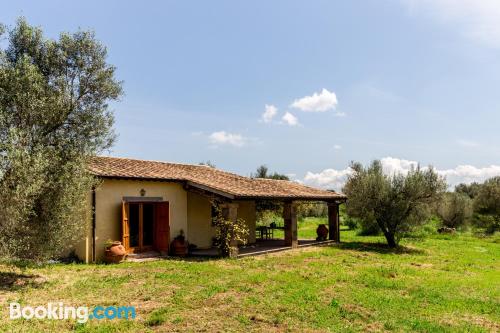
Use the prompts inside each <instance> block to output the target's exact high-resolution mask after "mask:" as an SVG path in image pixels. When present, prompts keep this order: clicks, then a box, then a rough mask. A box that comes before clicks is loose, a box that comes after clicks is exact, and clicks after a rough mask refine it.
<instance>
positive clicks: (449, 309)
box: [0, 219, 500, 332]
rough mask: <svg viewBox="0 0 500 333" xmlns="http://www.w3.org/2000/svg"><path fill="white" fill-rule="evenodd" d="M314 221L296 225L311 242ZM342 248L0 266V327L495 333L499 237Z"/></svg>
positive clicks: (372, 241) (360, 241)
mask: <svg viewBox="0 0 500 333" xmlns="http://www.w3.org/2000/svg"><path fill="white" fill-rule="evenodd" d="M317 223H325V221H324V220H322V219H307V220H305V221H304V222H302V223H300V224H299V237H301V238H314V237H315V229H316V225H317ZM341 238H342V243H341V244H340V245H335V246H328V247H312V248H305V249H300V250H293V251H286V252H281V253H277V254H272V255H265V256H259V257H251V258H244V259H238V260H232V259H224V260H204V261H194V260H193V261H190V260H163V261H155V262H147V263H124V264H119V265H77V264H73V265H50V266H45V267H39V268H33V267H31V268H29V267H28V268H25V269H23V270H21V269H19V268H17V267H14V266H9V265H0V304H2V306H1V308H0V331H2V330H5V331H28V332H29V331H32V332H39V331H42V330H47V331H71V330H76V331H78V332H136V331H141V332H148V331H167V332H169V331H255V332H260V331H300V332H302V331H306V332H307V331H309V332H312V331H335V332H336V331H353V332H355V331H397V332H399V331H420V332H448V331H451V332H453V331H455V332H463V331H470V332H490V331H499V330H500V310H499V309H500V284H499V281H500V265H499V262H498V260H499V258H500V241H499V238H498V236H495V237H485V238H477V237H473V236H472V235H468V234H458V235H452V236H450V235H447V236H437V235H434V236H432V235H431V236H430V237H429V238H411V239H407V240H404V241H403V242H402V247H401V248H399V249H397V250H390V249H388V248H387V247H385V246H384V245H383V239H382V238H381V237H361V236H357V235H356V233H355V232H354V231H345V230H344V231H342V233H341ZM11 301H18V302H20V303H22V304H29V305H40V304H46V303H47V302H59V301H62V302H64V303H65V304H67V305H69V304H72V305H88V306H90V307H92V306H95V305H134V306H136V307H137V311H138V318H137V319H136V320H113V321H109V320H104V321H95V320H92V321H89V322H88V323H86V324H77V323H75V322H72V321H39V320H30V321H19V320H15V321H11V320H9V319H8V318H7V316H8V307H7V306H8V303H9V302H11Z"/></svg>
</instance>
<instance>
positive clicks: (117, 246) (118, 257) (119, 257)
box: [104, 241, 127, 263]
mask: <svg viewBox="0 0 500 333" xmlns="http://www.w3.org/2000/svg"><path fill="white" fill-rule="evenodd" d="M126 256H127V251H125V248H124V247H123V245H122V243H121V242H118V241H116V242H113V243H112V244H111V245H110V246H108V247H107V248H106V250H104V258H105V260H106V262H108V263H119V262H122V261H123V260H124V259H125V257H126Z"/></svg>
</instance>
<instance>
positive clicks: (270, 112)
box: [261, 104, 278, 123]
mask: <svg viewBox="0 0 500 333" xmlns="http://www.w3.org/2000/svg"><path fill="white" fill-rule="evenodd" d="M265 109H266V110H265V111H264V113H263V114H262V117H261V121H263V122H265V123H270V122H271V121H272V120H273V118H274V116H276V114H277V113H278V108H277V107H275V106H274V105H267V104H266V105H265Z"/></svg>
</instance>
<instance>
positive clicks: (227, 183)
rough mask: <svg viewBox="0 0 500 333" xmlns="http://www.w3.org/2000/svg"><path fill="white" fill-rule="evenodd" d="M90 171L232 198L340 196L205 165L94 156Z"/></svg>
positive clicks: (316, 198) (329, 198) (336, 198)
mask: <svg viewBox="0 0 500 333" xmlns="http://www.w3.org/2000/svg"><path fill="white" fill-rule="evenodd" d="M90 171H91V172H92V173H93V174H94V175H96V176H100V177H112V178H128V179H147V180H162V181H183V182H186V183H188V184H190V185H192V186H195V187H202V188H204V189H206V190H209V191H214V192H222V193H224V194H228V195H230V196H233V197H235V198H276V199H297V200H299V199H300V200H339V199H345V198H346V197H345V196H344V195H343V194H339V193H336V192H333V191H325V190H320V189H316V188H313V187H309V186H305V185H302V184H299V183H297V182H293V181H287V180H274V179H262V178H256V179H253V178H248V177H243V176H240V175H237V174H234V173H230V172H225V171H222V170H218V169H215V168H211V167H208V166H204V165H192V164H178V163H166V162H157V161H143V160H135V159H129V158H117V157H94V158H93V159H92V160H91V163H90Z"/></svg>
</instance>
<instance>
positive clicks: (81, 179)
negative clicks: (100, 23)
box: [0, 18, 122, 259]
mask: <svg viewBox="0 0 500 333" xmlns="http://www.w3.org/2000/svg"><path fill="white" fill-rule="evenodd" d="M5 31H8V43H7V46H6V48H4V49H0V246H1V247H2V249H0V250H1V251H0V253H3V254H5V253H7V254H8V255H10V256H14V257H22V258H35V259H36V258H44V257H50V256H54V255H56V254H57V252H61V250H62V249H63V248H64V247H65V246H67V244H68V243H69V242H70V241H71V240H72V239H75V238H77V237H78V236H81V232H82V231H83V230H82V227H84V226H85V222H86V219H85V217H84V216H83V215H82V214H83V212H84V208H85V207H84V205H85V203H86V199H87V197H86V196H87V194H88V193H89V190H90V187H91V186H92V185H94V184H95V181H94V180H93V179H92V177H91V176H90V175H89V174H88V173H87V169H86V163H87V161H88V158H89V157H90V156H92V155H94V154H98V153H100V152H102V151H103V150H105V149H108V148H109V147H111V145H112V144H113V141H114V138H115V135H114V133H113V128H112V125H113V115H112V113H111V111H110V110H109V105H108V103H109V102H110V101H113V100H116V99H118V97H119V96H120V95H121V94H122V88H121V83H120V82H119V81H117V80H116V79H115V68H114V67H113V66H111V65H109V64H108V63H107V62H106V57H107V51H106V48H105V47H104V46H103V45H102V44H101V43H100V42H99V41H97V40H96V39H95V36H94V33H92V32H88V31H78V32H76V33H73V34H69V33H62V34H61V35H60V36H59V38H58V39H57V40H53V39H47V38H45V37H44V35H43V32H42V30H41V29H40V28H37V27H33V26H30V25H29V24H28V23H27V22H26V20H25V19H23V18H21V19H19V20H18V22H17V24H16V25H15V27H13V28H12V29H10V30H9V29H5V28H2V29H0V32H3V33H4V34H5Z"/></svg>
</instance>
